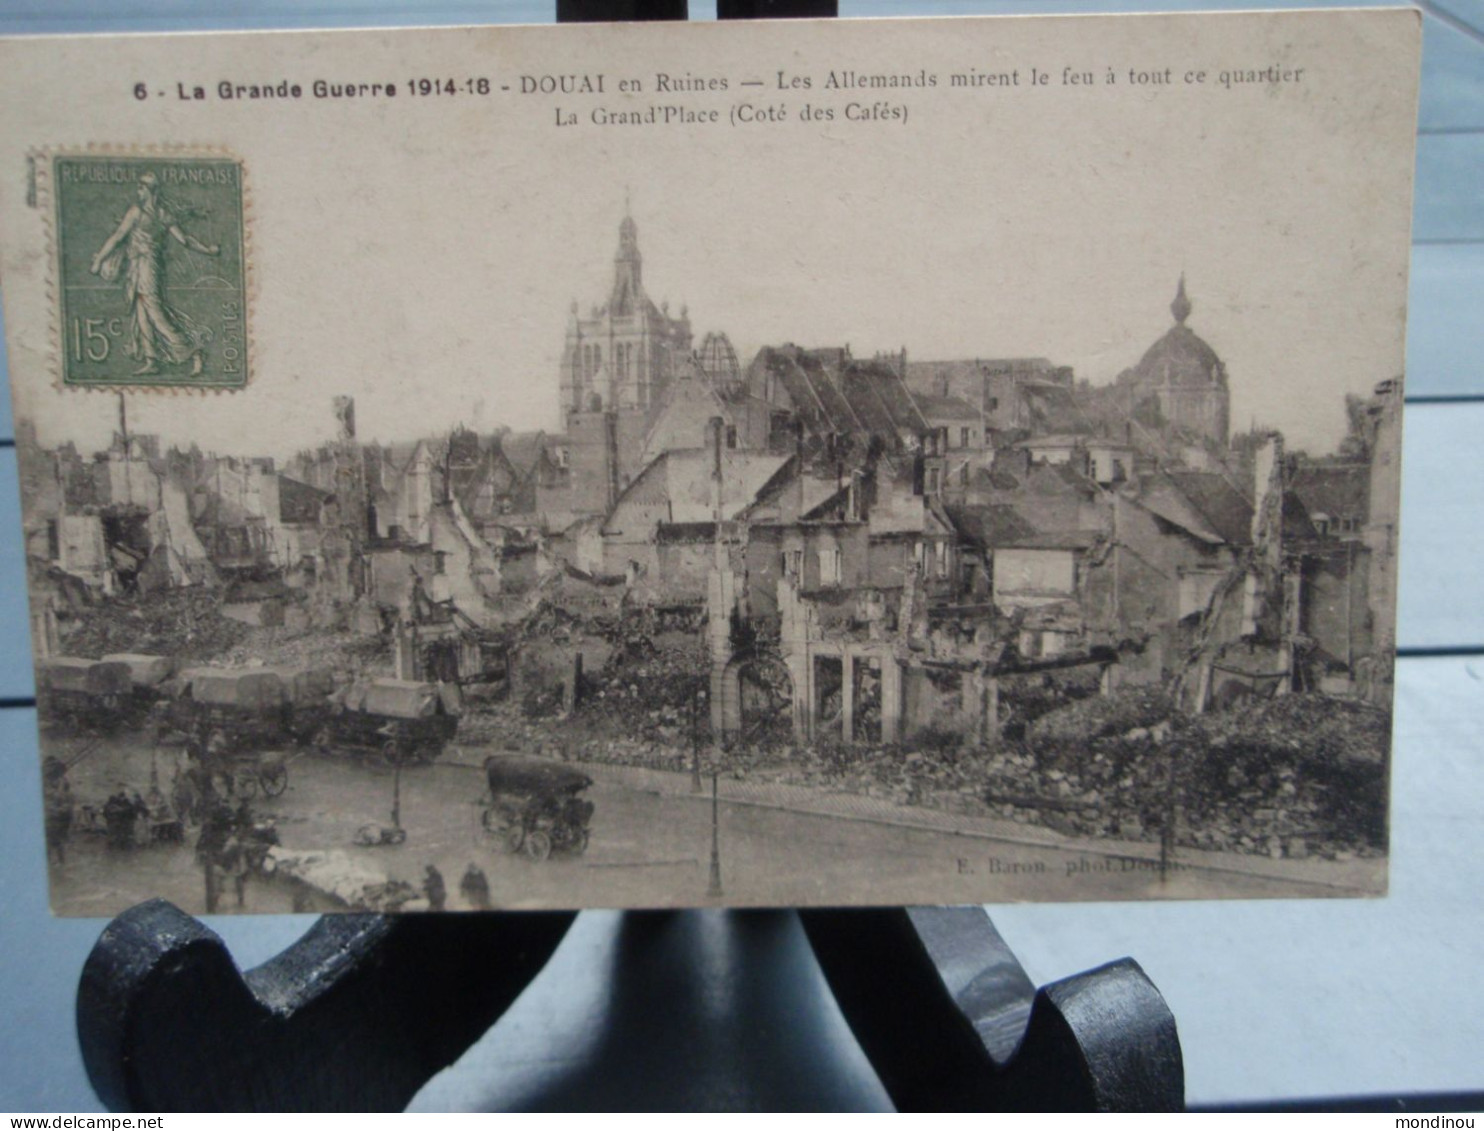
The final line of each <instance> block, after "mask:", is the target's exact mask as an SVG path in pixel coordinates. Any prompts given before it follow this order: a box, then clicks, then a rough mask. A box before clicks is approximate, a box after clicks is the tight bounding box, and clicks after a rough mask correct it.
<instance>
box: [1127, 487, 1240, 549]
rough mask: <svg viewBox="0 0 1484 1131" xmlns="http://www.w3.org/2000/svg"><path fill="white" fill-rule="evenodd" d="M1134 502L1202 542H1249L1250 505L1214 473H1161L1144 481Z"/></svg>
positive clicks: (1233, 543)
mask: <svg viewBox="0 0 1484 1131" xmlns="http://www.w3.org/2000/svg"><path fill="white" fill-rule="evenodd" d="M1136 501H1137V502H1138V503H1139V505H1140V506H1142V507H1144V509H1145V510H1148V511H1149V512H1151V513H1152V514H1156V515H1158V516H1159V517H1160V518H1162V519H1164V520H1165V521H1166V522H1169V523H1172V524H1173V525H1175V526H1178V527H1180V528H1181V529H1182V530H1185V531H1186V532H1188V533H1190V534H1193V535H1195V537H1197V538H1199V539H1200V540H1201V541H1203V542H1207V543H1210V544H1212V545H1220V544H1222V543H1225V544H1227V545H1234V546H1241V545H1246V544H1248V543H1250V542H1251V541H1252V504H1251V503H1250V502H1249V501H1248V500H1247V499H1246V498H1245V497H1244V496H1243V495H1242V494H1241V493H1240V492H1239V491H1238V490H1237V489H1236V487H1235V486H1233V485H1232V484H1231V482H1230V481H1229V480H1228V479H1227V478H1226V476H1224V475H1221V474H1219V473H1217V472H1213V471H1165V472H1160V473H1158V474H1156V475H1155V476H1152V477H1151V478H1150V479H1148V480H1146V481H1145V482H1144V484H1143V486H1142V488H1141V490H1140V492H1139V495H1138V498H1137V500H1136Z"/></svg>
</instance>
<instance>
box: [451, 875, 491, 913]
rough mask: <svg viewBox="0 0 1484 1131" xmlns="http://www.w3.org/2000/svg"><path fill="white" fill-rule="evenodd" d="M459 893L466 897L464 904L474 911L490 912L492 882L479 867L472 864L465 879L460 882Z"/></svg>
mask: <svg viewBox="0 0 1484 1131" xmlns="http://www.w3.org/2000/svg"><path fill="white" fill-rule="evenodd" d="M459 891H460V893H462V895H463V897H464V902H465V903H467V904H468V905H469V907H470V908H472V909H473V910H475V911H488V910H489V909H490V882H489V880H488V879H487V878H486V877H485V874H484V872H483V871H481V870H480V869H479V867H478V866H477V865H475V864H470V865H469V867H468V869H467V870H466V871H465V872H464V878H463V879H462V880H460V881H459Z"/></svg>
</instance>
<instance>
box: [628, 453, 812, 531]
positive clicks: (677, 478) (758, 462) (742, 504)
mask: <svg viewBox="0 0 1484 1131" xmlns="http://www.w3.org/2000/svg"><path fill="white" fill-rule="evenodd" d="M714 458H715V457H714V454H713V453H712V452H710V451H708V450H706V449H704V448H694V449H689V450H685V451H669V452H664V453H662V454H661V455H659V456H656V457H655V459H654V460H652V461H651V462H650V463H649V464H648V466H646V467H645V468H644V470H643V471H641V472H640V473H639V474H638V475H637V476H635V477H634V481H633V482H632V483H630V484H629V485H628V486H627V487H625V488H624V489H623V491H622V493H620V495H619V496H618V500H617V501H616V502H615V503H614V504H613V510H612V511H611V512H610V514H609V519H611V518H612V517H613V516H614V515H616V514H618V512H619V511H620V510H621V509H623V508H624V507H625V505H628V504H633V505H638V506H646V505H647V506H659V505H664V506H665V508H666V516H667V517H666V521H667V522H672V523H690V522H711V521H713V520H714V519H715V517H716V516H715V511H714V506H713V503H712V500H711V469H712V460H713V459H714ZM789 459H790V457H789V456H786V455H778V454H774V453H771V452H744V451H739V450H737V449H734V448H728V449H726V450H725V451H723V452H722V454H721V460H722V466H721V474H722V484H723V489H722V515H721V517H722V519H723V521H731V520H732V519H735V518H736V517H737V516H738V515H739V514H740V513H741V512H742V511H744V510H745V509H746V508H747V507H748V506H749V505H750V504H751V503H752V502H753V501H754V500H755V499H756V498H757V496H758V493H759V492H760V491H761V490H762V489H763V488H764V487H765V486H766V485H767V484H768V483H769V482H770V481H771V480H772V479H773V478H774V476H776V475H777V474H778V472H779V470H780V469H781V468H782V467H783V466H784V464H786V463H787V462H788V461H789ZM604 526H605V528H606V526H607V521H606V520H605V523H604Z"/></svg>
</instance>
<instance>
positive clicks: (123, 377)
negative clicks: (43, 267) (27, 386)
mask: <svg viewBox="0 0 1484 1131" xmlns="http://www.w3.org/2000/svg"><path fill="white" fill-rule="evenodd" d="M49 161H50V166H49V170H48V171H49V173H50V174H51V182H52V195H53V198H54V201H55V209H56V211H55V220H56V233H55V238H56V263H57V273H58V286H57V294H56V301H57V303H58V310H57V316H58V319H59V322H60V330H61V334H60V337H61V341H60V343H59V345H60V347H61V358H62V365H61V379H62V383H63V384H64V385H67V386H70V387H74V388H77V387H90V388H121V387H131V386H148V387H166V388H187V389H240V388H242V387H243V386H244V385H246V384H247V376H248V334H247V305H248V303H247V300H248V291H247V246H246V242H247V241H246V217H245V215H244V208H243V178H242V163H241V162H240V161H238V160H237V159H235V158H232V157H230V156H225V155H200V156H189V155H177V154H145V155H137V156H136V155H123V154H109V153H96V154H94V153H89V154H80V155H79V154H71V155H54V156H52V157H50V158H49Z"/></svg>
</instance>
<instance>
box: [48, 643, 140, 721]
mask: <svg viewBox="0 0 1484 1131" xmlns="http://www.w3.org/2000/svg"><path fill="white" fill-rule="evenodd" d="M133 689H134V688H133V682H132V681H131V679H130V675H129V666H128V665H127V664H123V663H119V662H117V661H109V660H84V659H80V658H77V657H73V656H52V657H50V658H48V659H45V660H41V661H40V662H39V663H38V664H37V665H36V704H37V708H38V710H39V712H40V714H41V717H42V719H43V720H45V721H49V722H59V723H65V724H70V725H74V726H79V725H80V726H91V727H96V728H100V729H107V728H109V727H112V726H116V725H117V724H118V723H119V722H120V721H121V720H122V719H123V715H124V710H125V707H126V706H127V705H128V703H129V699H130V696H131V695H132V694H133Z"/></svg>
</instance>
